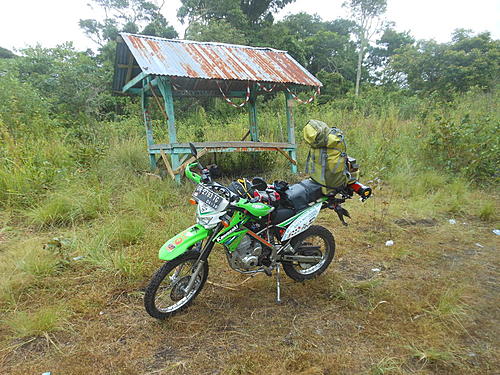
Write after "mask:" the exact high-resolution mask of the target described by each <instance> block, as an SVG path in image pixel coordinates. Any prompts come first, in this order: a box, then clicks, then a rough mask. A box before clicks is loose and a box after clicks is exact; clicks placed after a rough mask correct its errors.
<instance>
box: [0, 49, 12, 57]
mask: <svg viewBox="0 0 500 375" xmlns="http://www.w3.org/2000/svg"><path fill="white" fill-rule="evenodd" d="M14 57H16V55H15V54H14V53H13V52H12V51H10V50H8V49H7V48H3V47H0V59H12V58H14Z"/></svg>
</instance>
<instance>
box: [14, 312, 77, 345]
mask: <svg viewBox="0 0 500 375" xmlns="http://www.w3.org/2000/svg"><path fill="white" fill-rule="evenodd" d="M68 315H69V313H68V311H67V310H65V309H64V308H62V307H61V306H49V307H43V308H40V309H39V310H38V311H35V312H24V311H20V312H16V313H14V315H13V316H12V317H10V318H8V319H6V320H5V322H4V323H5V325H6V326H7V327H9V329H10V330H11V331H12V333H13V336H14V337H17V338H23V337H33V336H44V335H45V334H47V333H51V332H54V331H59V330H62V329H63V327H64V325H65V324H67V320H66V319H67V317H68Z"/></svg>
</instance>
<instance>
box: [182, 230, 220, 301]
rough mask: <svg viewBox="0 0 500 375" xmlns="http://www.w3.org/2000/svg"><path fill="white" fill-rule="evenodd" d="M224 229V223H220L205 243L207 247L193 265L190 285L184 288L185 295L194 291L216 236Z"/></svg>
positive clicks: (204, 247)
mask: <svg viewBox="0 0 500 375" xmlns="http://www.w3.org/2000/svg"><path fill="white" fill-rule="evenodd" d="M221 229H222V223H219V224H218V225H217V227H216V228H215V229H214V231H213V232H212V234H211V235H210V237H208V240H207V242H206V243H205V246H203V248H202V249H201V252H200V256H199V257H198V259H197V260H196V262H195V264H194V265H193V269H194V271H193V273H192V274H191V278H190V279H189V283H188V285H186V287H185V288H184V293H186V295H187V294H189V293H190V292H191V290H192V289H193V286H194V283H195V281H196V278H197V277H198V275H199V274H200V271H201V269H202V268H203V265H204V264H205V262H207V259H208V256H209V255H210V253H211V252H212V249H213V248H214V245H215V241H214V239H215V236H216V235H217V234H218V233H219V232H220V231H221Z"/></svg>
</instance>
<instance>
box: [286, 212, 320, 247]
mask: <svg viewBox="0 0 500 375" xmlns="http://www.w3.org/2000/svg"><path fill="white" fill-rule="evenodd" d="M320 210H321V203H316V204H315V205H314V206H311V207H310V208H308V209H307V210H306V211H304V212H303V213H302V214H301V215H300V216H299V217H298V218H297V219H295V221H294V222H292V223H291V224H290V226H289V227H288V228H287V230H286V232H285V233H284V234H283V237H282V238H281V241H286V240H288V239H290V238H292V237H295V236H296V235H297V234H299V233H301V232H303V231H305V230H306V229H307V228H309V227H310V226H311V224H312V222H313V221H314V219H316V216H318V214H319V211H320Z"/></svg>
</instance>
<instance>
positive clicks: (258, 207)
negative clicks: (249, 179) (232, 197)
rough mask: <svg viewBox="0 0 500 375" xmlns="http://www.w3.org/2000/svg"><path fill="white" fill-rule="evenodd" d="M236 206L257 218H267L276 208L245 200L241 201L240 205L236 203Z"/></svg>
mask: <svg viewBox="0 0 500 375" xmlns="http://www.w3.org/2000/svg"><path fill="white" fill-rule="evenodd" d="M236 206H238V207H240V208H244V209H245V210H247V211H248V212H249V213H250V214H251V215H253V216H257V217H262V216H266V215H267V214H269V213H270V212H271V211H272V210H273V208H274V207H271V206H268V205H267V204H264V203H250V202H248V201H247V200H245V199H240V200H239V201H238V203H236Z"/></svg>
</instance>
